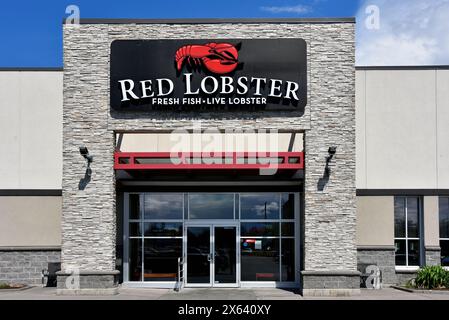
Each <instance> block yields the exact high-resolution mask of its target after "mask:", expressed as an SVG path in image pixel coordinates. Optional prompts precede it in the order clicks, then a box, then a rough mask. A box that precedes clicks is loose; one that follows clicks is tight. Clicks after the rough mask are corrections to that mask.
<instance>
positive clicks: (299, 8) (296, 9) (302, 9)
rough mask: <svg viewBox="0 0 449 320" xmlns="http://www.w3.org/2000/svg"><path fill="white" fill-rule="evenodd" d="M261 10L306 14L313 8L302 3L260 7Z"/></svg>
mask: <svg viewBox="0 0 449 320" xmlns="http://www.w3.org/2000/svg"><path fill="white" fill-rule="evenodd" d="M260 10H262V11H267V12H270V13H296V14H305V13H309V12H311V11H312V8H310V7H309V6H305V5H302V4H298V5H296V6H281V7H277V6H272V7H260Z"/></svg>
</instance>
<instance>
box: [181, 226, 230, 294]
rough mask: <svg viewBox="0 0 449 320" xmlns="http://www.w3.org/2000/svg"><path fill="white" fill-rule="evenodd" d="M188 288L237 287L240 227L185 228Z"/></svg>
mask: <svg viewBox="0 0 449 320" xmlns="http://www.w3.org/2000/svg"><path fill="white" fill-rule="evenodd" d="M185 234H186V235H187V236H186V242H187V243H186V253H185V257H186V285H187V286H192V287H195V286H197V287H210V286H226V287H233V286H237V285H238V283H237V269H238V268H237V248H238V246H237V239H238V237H237V226H236V225H187V226H186V233H185Z"/></svg>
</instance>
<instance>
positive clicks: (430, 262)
mask: <svg viewBox="0 0 449 320" xmlns="http://www.w3.org/2000/svg"><path fill="white" fill-rule="evenodd" d="M425 251H426V266H439V265H441V249H440V247H436V248H434V247H427V248H426V249H425Z"/></svg>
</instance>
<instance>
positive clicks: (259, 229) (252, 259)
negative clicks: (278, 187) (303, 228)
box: [239, 193, 295, 281]
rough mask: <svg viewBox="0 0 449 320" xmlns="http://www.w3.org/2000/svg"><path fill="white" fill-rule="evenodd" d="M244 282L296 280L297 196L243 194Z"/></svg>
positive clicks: (241, 243)
mask: <svg viewBox="0 0 449 320" xmlns="http://www.w3.org/2000/svg"><path fill="white" fill-rule="evenodd" d="M239 199H240V219H241V223H240V235H241V237H240V248H241V249H240V254H241V280H242V281H295V203H294V202H295V195H294V194H290V193H282V194H279V193H251V194H250V193H247V194H245V193H243V194H240V197H239Z"/></svg>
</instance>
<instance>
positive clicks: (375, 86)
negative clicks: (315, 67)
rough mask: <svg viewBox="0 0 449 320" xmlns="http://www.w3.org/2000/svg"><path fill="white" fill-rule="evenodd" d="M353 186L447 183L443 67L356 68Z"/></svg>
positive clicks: (446, 75) (447, 104)
mask: <svg viewBox="0 0 449 320" xmlns="http://www.w3.org/2000/svg"><path fill="white" fill-rule="evenodd" d="M356 79H357V80H356V118H357V121H356V123H357V133H356V137H357V188H358V189H447V188H449V126H447V123H449V92H448V90H447V88H449V70H432V69H428V70H358V71H357V73H356Z"/></svg>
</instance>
